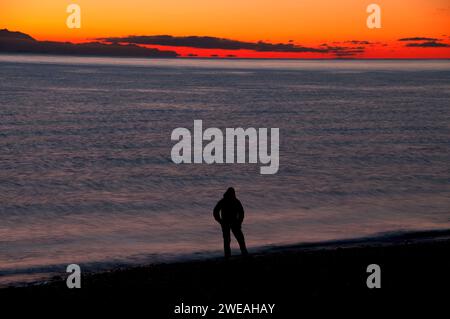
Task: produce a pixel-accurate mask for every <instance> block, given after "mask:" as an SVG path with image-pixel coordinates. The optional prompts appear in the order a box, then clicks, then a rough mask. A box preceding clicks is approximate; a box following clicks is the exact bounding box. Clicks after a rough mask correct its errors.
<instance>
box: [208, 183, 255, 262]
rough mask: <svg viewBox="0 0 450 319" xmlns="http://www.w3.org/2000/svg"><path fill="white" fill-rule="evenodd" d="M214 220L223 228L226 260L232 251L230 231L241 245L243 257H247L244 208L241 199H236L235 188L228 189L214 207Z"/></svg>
mask: <svg viewBox="0 0 450 319" xmlns="http://www.w3.org/2000/svg"><path fill="white" fill-rule="evenodd" d="M214 219H215V220H216V221H217V222H218V223H219V224H220V225H221V226H222V233H223V249H224V252H225V258H228V257H230V256H231V249H230V242H231V237H230V230H231V231H232V232H233V234H234V237H236V240H237V241H238V243H239V247H240V248H241V252H242V255H245V256H246V255H247V254H248V252H247V247H245V240H244V234H243V233H242V230H241V225H242V221H243V220H244V208H243V207H242V204H241V202H240V201H239V199H237V198H236V193H235V191H234V188H233V187H230V188H228V189H227V191H226V192H225V194H223V198H222V199H221V200H220V201H219V202H218V203H217V205H216V207H214Z"/></svg>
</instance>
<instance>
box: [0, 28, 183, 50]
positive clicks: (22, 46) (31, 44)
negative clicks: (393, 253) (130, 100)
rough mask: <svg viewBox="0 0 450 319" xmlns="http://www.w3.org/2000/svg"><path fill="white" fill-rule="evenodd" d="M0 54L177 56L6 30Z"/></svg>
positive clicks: (1, 32) (130, 46)
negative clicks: (43, 37) (41, 39)
mask: <svg viewBox="0 0 450 319" xmlns="http://www.w3.org/2000/svg"><path fill="white" fill-rule="evenodd" d="M0 52H2V53H35V54H58V55H88V56H120V57H176V56H177V55H178V54H177V53H176V52H174V51H161V50H158V49H148V48H143V47H139V46H137V45H133V44H128V45H119V44H105V43H100V42H90V43H80V44H74V43H70V42H51V41H37V40H35V39H33V38H32V37H30V36H29V35H27V34H24V33H21V32H11V31H8V30H6V29H3V30H0Z"/></svg>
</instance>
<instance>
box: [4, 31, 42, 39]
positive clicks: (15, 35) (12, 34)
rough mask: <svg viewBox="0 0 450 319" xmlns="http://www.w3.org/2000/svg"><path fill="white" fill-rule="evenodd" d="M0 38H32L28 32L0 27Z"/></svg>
mask: <svg viewBox="0 0 450 319" xmlns="http://www.w3.org/2000/svg"><path fill="white" fill-rule="evenodd" d="M0 38H8V39H23V40H33V41H36V40H35V39H33V38H32V37H31V36H29V35H28V34H25V33H22V32H18V31H9V30H8V29H0Z"/></svg>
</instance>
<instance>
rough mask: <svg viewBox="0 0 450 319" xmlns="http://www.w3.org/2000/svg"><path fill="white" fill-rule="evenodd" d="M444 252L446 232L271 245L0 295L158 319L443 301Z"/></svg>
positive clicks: (447, 278) (449, 237) (448, 245)
mask: <svg viewBox="0 0 450 319" xmlns="http://www.w3.org/2000/svg"><path fill="white" fill-rule="evenodd" d="M449 251H450V230H439V231H429V232H405V233H400V234H399V233H397V234H387V235H384V236H379V237H374V238H368V239H367V238H366V239H355V240H346V241H334V242H328V243H317V244H303V245H302V244H300V245H293V246H286V247H276V248H270V249H265V250H262V251H260V252H253V253H252V254H251V256H250V257H248V258H243V257H239V256H236V257H232V258H231V259H230V260H228V261H225V260H224V259H222V258H214V259H208V260H203V261H189V262H180V263H172V264H157V265H147V266H141V267H135V268H129V269H116V270H113V271H109V272H103V273H94V274H87V275H83V276H82V287H81V289H68V288H67V287H66V283H65V278H62V277H61V278H54V279H53V280H52V281H50V282H47V283H44V284H37V285H29V286H26V287H15V288H13V287H11V288H5V289H1V290H0V298H2V300H6V299H5V298H8V299H10V298H12V299H16V300H20V301H26V300H34V301H36V300H40V299H42V300H46V301H47V302H55V301H59V302H70V303H73V302H82V305H86V303H88V304H92V305H95V306H99V307H101V306H100V305H104V304H108V309H109V310H111V309H115V308H116V307H117V308H122V307H125V306H126V305H127V302H126V301H130V302H132V303H133V304H134V306H140V307H141V308H142V307H145V308H146V309H147V310H148V311H150V312H151V313H152V314H158V316H157V317H158V318H166V317H167V318H184V317H186V316H188V317H187V318H191V317H195V316H194V315H192V314H190V315H184V317H183V315H179V314H175V313H174V309H175V307H176V306H177V305H181V304H182V303H183V305H209V307H210V308H213V307H214V306H215V307H216V308H217V305H218V304H220V303H242V304H248V303H259V304H262V303H271V304H273V303H275V304H276V306H275V308H274V314H275V315H277V314H278V315H279V314H288V313H289V314H293V313H295V312H296V311H298V309H299V307H303V306H309V305H311V304H314V303H315V302H318V301H320V302H323V301H336V300H341V301H350V300H351V301H352V302H354V301H356V300H359V301H362V302H374V301H376V302H384V301H385V302H392V301H399V300H409V299H411V300H415V299H420V300H422V301H424V300H426V299H429V298H445V297H446V296H448V293H446V288H447V287H448V284H449V283H450V274H449V269H450V267H449V266H450V259H449V258H448V252H449ZM370 264H378V265H379V266H380V267H381V288H380V289H369V288H368V287H367V285H366V279H367V277H368V276H369V274H368V273H367V272H366V268H367V266H368V265H370ZM435 300H438V299H435ZM113 301H118V302H117V303H115V302H113ZM134 309H137V308H134ZM216 311H217V310H216ZM260 315H261V314H260ZM215 316H217V317H222V316H220V315H218V314H217V313H212V312H210V313H208V315H207V316H206V317H207V318H211V317H215ZM150 317H152V316H150ZM150 317H149V318H150ZM197 317H200V316H197ZM253 317H255V315H254V314H253ZM266 317H270V315H266ZM256 318H259V317H258V316H256Z"/></svg>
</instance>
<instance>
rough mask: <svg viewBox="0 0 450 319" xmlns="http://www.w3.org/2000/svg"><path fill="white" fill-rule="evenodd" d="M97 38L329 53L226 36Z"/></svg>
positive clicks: (150, 43)
mask: <svg viewBox="0 0 450 319" xmlns="http://www.w3.org/2000/svg"><path fill="white" fill-rule="evenodd" d="M97 40H100V41H104V42H106V43H129V44H147V45H163V46H174V47H190V48H198V49H222V50H252V51H257V52H289V53H294V52H315V53H327V52H326V51H325V50H323V49H321V48H320V49H319V48H309V47H304V46H300V45H295V44H293V43H268V42H263V41H259V42H244V41H238V40H232V39H225V38H216V37H207V36H202V37H200V36H186V37H175V36H171V35H150V36H145V35H143V36H134V35H132V36H127V37H109V38H99V39H97Z"/></svg>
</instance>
